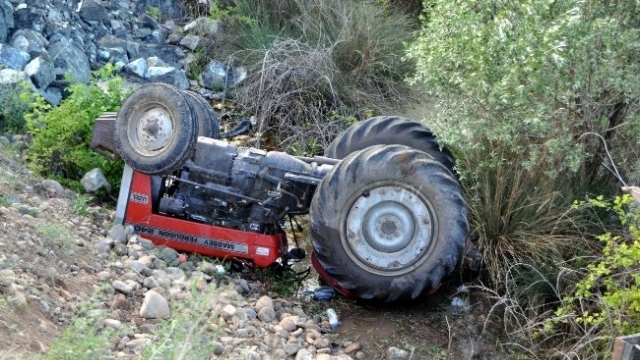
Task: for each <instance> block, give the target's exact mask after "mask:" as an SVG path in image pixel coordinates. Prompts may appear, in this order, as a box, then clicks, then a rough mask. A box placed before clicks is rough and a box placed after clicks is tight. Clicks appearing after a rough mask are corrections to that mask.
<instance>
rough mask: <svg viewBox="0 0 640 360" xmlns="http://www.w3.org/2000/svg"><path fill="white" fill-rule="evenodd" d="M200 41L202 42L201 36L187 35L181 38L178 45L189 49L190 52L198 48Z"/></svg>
mask: <svg viewBox="0 0 640 360" xmlns="http://www.w3.org/2000/svg"><path fill="white" fill-rule="evenodd" d="M201 41H202V37H201V36H198V35H187V36H185V37H183V38H182V40H180V45H181V46H184V47H186V48H188V49H190V50H191V51H194V50H195V49H197V48H198V46H200V42H201Z"/></svg>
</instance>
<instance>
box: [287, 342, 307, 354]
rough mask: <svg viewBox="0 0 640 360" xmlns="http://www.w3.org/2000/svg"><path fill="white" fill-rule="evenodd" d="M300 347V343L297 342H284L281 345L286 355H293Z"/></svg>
mask: <svg viewBox="0 0 640 360" xmlns="http://www.w3.org/2000/svg"><path fill="white" fill-rule="evenodd" d="M301 348H302V345H301V344H300V343H299V342H290V343H286V344H284V347H283V349H284V352H285V353H286V354H287V356H293V355H295V354H296V353H297V352H298V351H300V349H301Z"/></svg>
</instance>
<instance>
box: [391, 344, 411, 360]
mask: <svg viewBox="0 0 640 360" xmlns="http://www.w3.org/2000/svg"><path fill="white" fill-rule="evenodd" d="M409 355H410V354H409V352H408V351H406V350H402V349H398V348H397V347H395V346H392V347H390V348H389V349H388V350H387V360H405V359H408V358H409Z"/></svg>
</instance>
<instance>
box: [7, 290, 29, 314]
mask: <svg viewBox="0 0 640 360" xmlns="http://www.w3.org/2000/svg"><path fill="white" fill-rule="evenodd" d="M9 303H10V304H11V306H13V307H14V308H15V309H19V310H24V309H26V308H27V307H28V306H29V303H27V298H26V297H25V296H24V294H23V293H21V292H20V291H16V292H15V294H13V296H12V297H11V299H9Z"/></svg>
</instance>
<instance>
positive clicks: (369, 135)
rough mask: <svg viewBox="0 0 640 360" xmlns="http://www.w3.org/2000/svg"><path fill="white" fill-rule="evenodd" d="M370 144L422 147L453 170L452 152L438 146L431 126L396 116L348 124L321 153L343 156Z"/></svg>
mask: <svg viewBox="0 0 640 360" xmlns="http://www.w3.org/2000/svg"><path fill="white" fill-rule="evenodd" d="M372 145H406V146H409V147H412V148H414V149H417V150H421V151H424V152H426V153H427V154H429V155H431V156H433V158H434V159H436V160H437V161H439V162H440V163H441V164H443V165H444V166H445V167H446V168H447V169H449V171H451V173H452V174H455V172H454V171H453V167H454V165H455V160H454V158H453V155H451V153H450V152H449V150H447V149H445V148H443V149H440V145H438V142H437V141H436V137H435V135H433V133H432V132H431V130H429V129H428V128H427V127H426V126H424V125H422V124H421V123H419V122H417V121H413V120H409V119H407V118H404V117H400V116H377V117H373V118H370V119H367V120H364V121H361V122H359V123H356V124H354V125H351V126H350V127H349V128H348V129H347V130H345V131H343V132H342V133H341V134H340V135H338V136H337V137H336V138H335V139H334V140H333V141H332V142H331V144H329V147H328V148H327V149H326V151H325V156H326V157H330V158H334V159H344V158H345V157H346V156H347V155H349V154H351V153H352V152H354V151H358V150H362V149H365V148H367V147H369V146H372Z"/></svg>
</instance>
